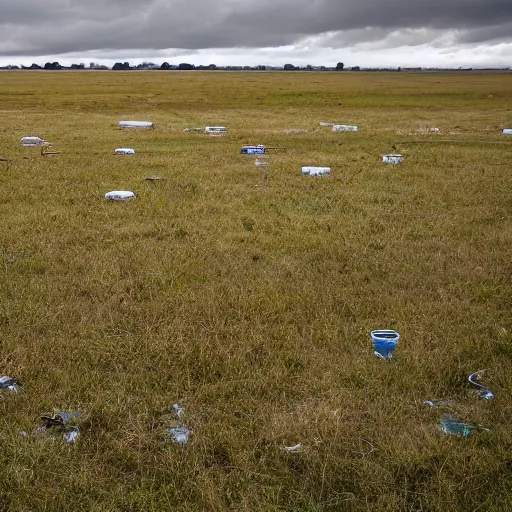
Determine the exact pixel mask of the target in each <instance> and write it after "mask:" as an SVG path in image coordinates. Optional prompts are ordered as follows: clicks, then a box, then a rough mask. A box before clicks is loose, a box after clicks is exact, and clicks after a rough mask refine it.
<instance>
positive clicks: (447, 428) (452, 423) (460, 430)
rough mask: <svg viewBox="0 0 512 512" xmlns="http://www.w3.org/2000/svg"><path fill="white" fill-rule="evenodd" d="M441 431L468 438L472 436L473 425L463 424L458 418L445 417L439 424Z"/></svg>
mask: <svg viewBox="0 0 512 512" xmlns="http://www.w3.org/2000/svg"><path fill="white" fill-rule="evenodd" d="M439 430H441V432H444V433H445V434H450V435H453V436H461V437H468V436H469V434H471V425H470V424H469V423H463V422H462V421H460V419H459V418H457V417H456V416H451V415H444V416H442V418H441V422H440V423H439Z"/></svg>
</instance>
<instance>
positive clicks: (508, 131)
mask: <svg viewBox="0 0 512 512" xmlns="http://www.w3.org/2000/svg"><path fill="white" fill-rule="evenodd" d="M503 135H512V128H503Z"/></svg>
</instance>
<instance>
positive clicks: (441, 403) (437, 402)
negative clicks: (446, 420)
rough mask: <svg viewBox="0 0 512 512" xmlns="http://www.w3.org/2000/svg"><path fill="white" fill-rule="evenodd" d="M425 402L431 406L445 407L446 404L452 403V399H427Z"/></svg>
mask: <svg viewBox="0 0 512 512" xmlns="http://www.w3.org/2000/svg"><path fill="white" fill-rule="evenodd" d="M423 403H424V404H425V405H428V406H429V407H443V406H445V405H452V401H451V400H425V401H424V402H423Z"/></svg>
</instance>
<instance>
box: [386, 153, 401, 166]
mask: <svg viewBox="0 0 512 512" xmlns="http://www.w3.org/2000/svg"><path fill="white" fill-rule="evenodd" d="M403 161H404V157H403V156H402V155H384V156H383V157H382V162H383V163H385V164H393V165H397V164H399V163H401V162H403Z"/></svg>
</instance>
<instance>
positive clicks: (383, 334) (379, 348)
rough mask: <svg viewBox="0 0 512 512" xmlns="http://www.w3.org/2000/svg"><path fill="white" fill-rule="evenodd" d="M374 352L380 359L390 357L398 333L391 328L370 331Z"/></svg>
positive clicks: (398, 335)
mask: <svg viewBox="0 0 512 512" xmlns="http://www.w3.org/2000/svg"><path fill="white" fill-rule="evenodd" d="M371 337H372V341H373V349H374V352H373V353H374V354H375V355H376V356H377V357H380V358H381V359H385V360H388V359H391V358H392V357H393V352H394V351H395V347H396V344H397V343H398V340H399V339H400V334H398V333H397V332H396V331H393V330H391V329H378V330H376V331H372V332H371Z"/></svg>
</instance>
